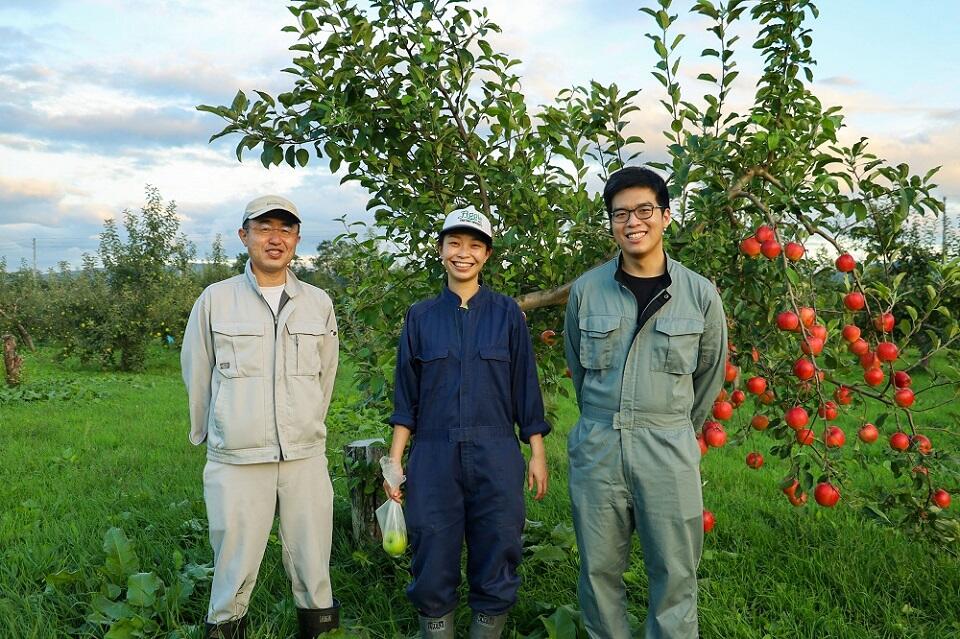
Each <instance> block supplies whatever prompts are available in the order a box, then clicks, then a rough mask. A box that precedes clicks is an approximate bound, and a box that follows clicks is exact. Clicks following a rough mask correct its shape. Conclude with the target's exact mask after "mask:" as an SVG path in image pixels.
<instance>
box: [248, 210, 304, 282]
mask: <svg viewBox="0 0 960 639" xmlns="http://www.w3.org/2000/svg"><path fill="white" fill-rule="evenodd" d="M240 241H241V242H243V245H244V246H246V247H247V253H248V254H249V255H250V266H251V268H252V269H253V274H254V275H255V276H256V277H257V281H258V282H259V283H260V284H261V285H267V286H269V285H277V284H283V282H284V281H285V280H286V269H287V265H288V264H290V262H291V261H292V260H293V258H294V256H295V255H296V251H297V243H298V242H299V241H300V225H299V224H297V223H296V222H294V221H293V220H292V219H286V218H276V217H267V216H263V217H259V218H256V219H253V220H249V221H248V222H247V225H246V228H242V229H240Z"/></svg>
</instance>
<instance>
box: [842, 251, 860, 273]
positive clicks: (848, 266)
mask: <svg viewBox="0 0 960 639" xmlns="http://www.w3.org/2000/svg"><path fill="white" fill-rule="evenodd" d="M856 267H857V261H856V260H855V259H853V256H852V255H850V254H849V253H844V254H843V255H841V256H840V257H838V258H837V270H838V271H840V272H841V273H849V272H850V271H852V270H853V269H855V268H856Z"/></svg>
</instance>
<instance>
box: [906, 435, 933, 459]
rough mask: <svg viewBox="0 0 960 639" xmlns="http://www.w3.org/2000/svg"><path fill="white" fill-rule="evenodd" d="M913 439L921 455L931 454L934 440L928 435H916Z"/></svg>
mask: <svg viewBox="0 0 960 639" xmlns="http://www.w3.org/2000/svg"><path fill="white" fill-rule="evenodd" d="M911 440H912V441H913V443H914V445H915V446H916V447H917V451H919V453H920V454H921V455H929V454H930V453H932V452H933V442H931V441H930V438H929V437H927V436H926V435H914V436H913V437H912V438H911Z"/></svg>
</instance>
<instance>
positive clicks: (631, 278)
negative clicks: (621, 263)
mask: <svg viewBox="0 0 960 639" xmlns="http://www.w3.org/2000/svg"><path fill="white" fill-rule="evenodd" d="M620 277H622V278H623V279H622V281H623V284H624V286H626V287H627V288H628V289H630V292H631V293H633V296H634V297H635V298H636V299H637V323H639V322H640V317H641V316H642V315H643V310H644V309H645V308H647V305H648V304H649V303H650V300H652V299H653V298H654V297H655V296H656V295H657V294H658V293H660V291H662V290H663V289H664V288H666V281H665V278H664V276H663V274H661V275H657V276H654V277H637V276H636V275H630V274H629V273H627V272H626V271H624V270H623V269H622V268H621V269H620Z"/></svg>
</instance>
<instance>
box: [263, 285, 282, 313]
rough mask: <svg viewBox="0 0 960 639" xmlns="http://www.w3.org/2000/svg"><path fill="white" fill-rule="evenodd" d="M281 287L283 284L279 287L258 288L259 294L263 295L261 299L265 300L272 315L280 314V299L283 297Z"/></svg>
mask: <svg viewBox="0 0 960 639" xmlns="http://www.w3.org/2000/svg"><path fill="white" fill-rule="evenodd" d="M283 287H284V285H283V284H281V285H280V286H261V287H260V294H261V295H263V299H265V300H267V304H269V305H270V308H271V309H273V314H274V315H279V314H280V297H281V296H282V295H283Z"/></svg>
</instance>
